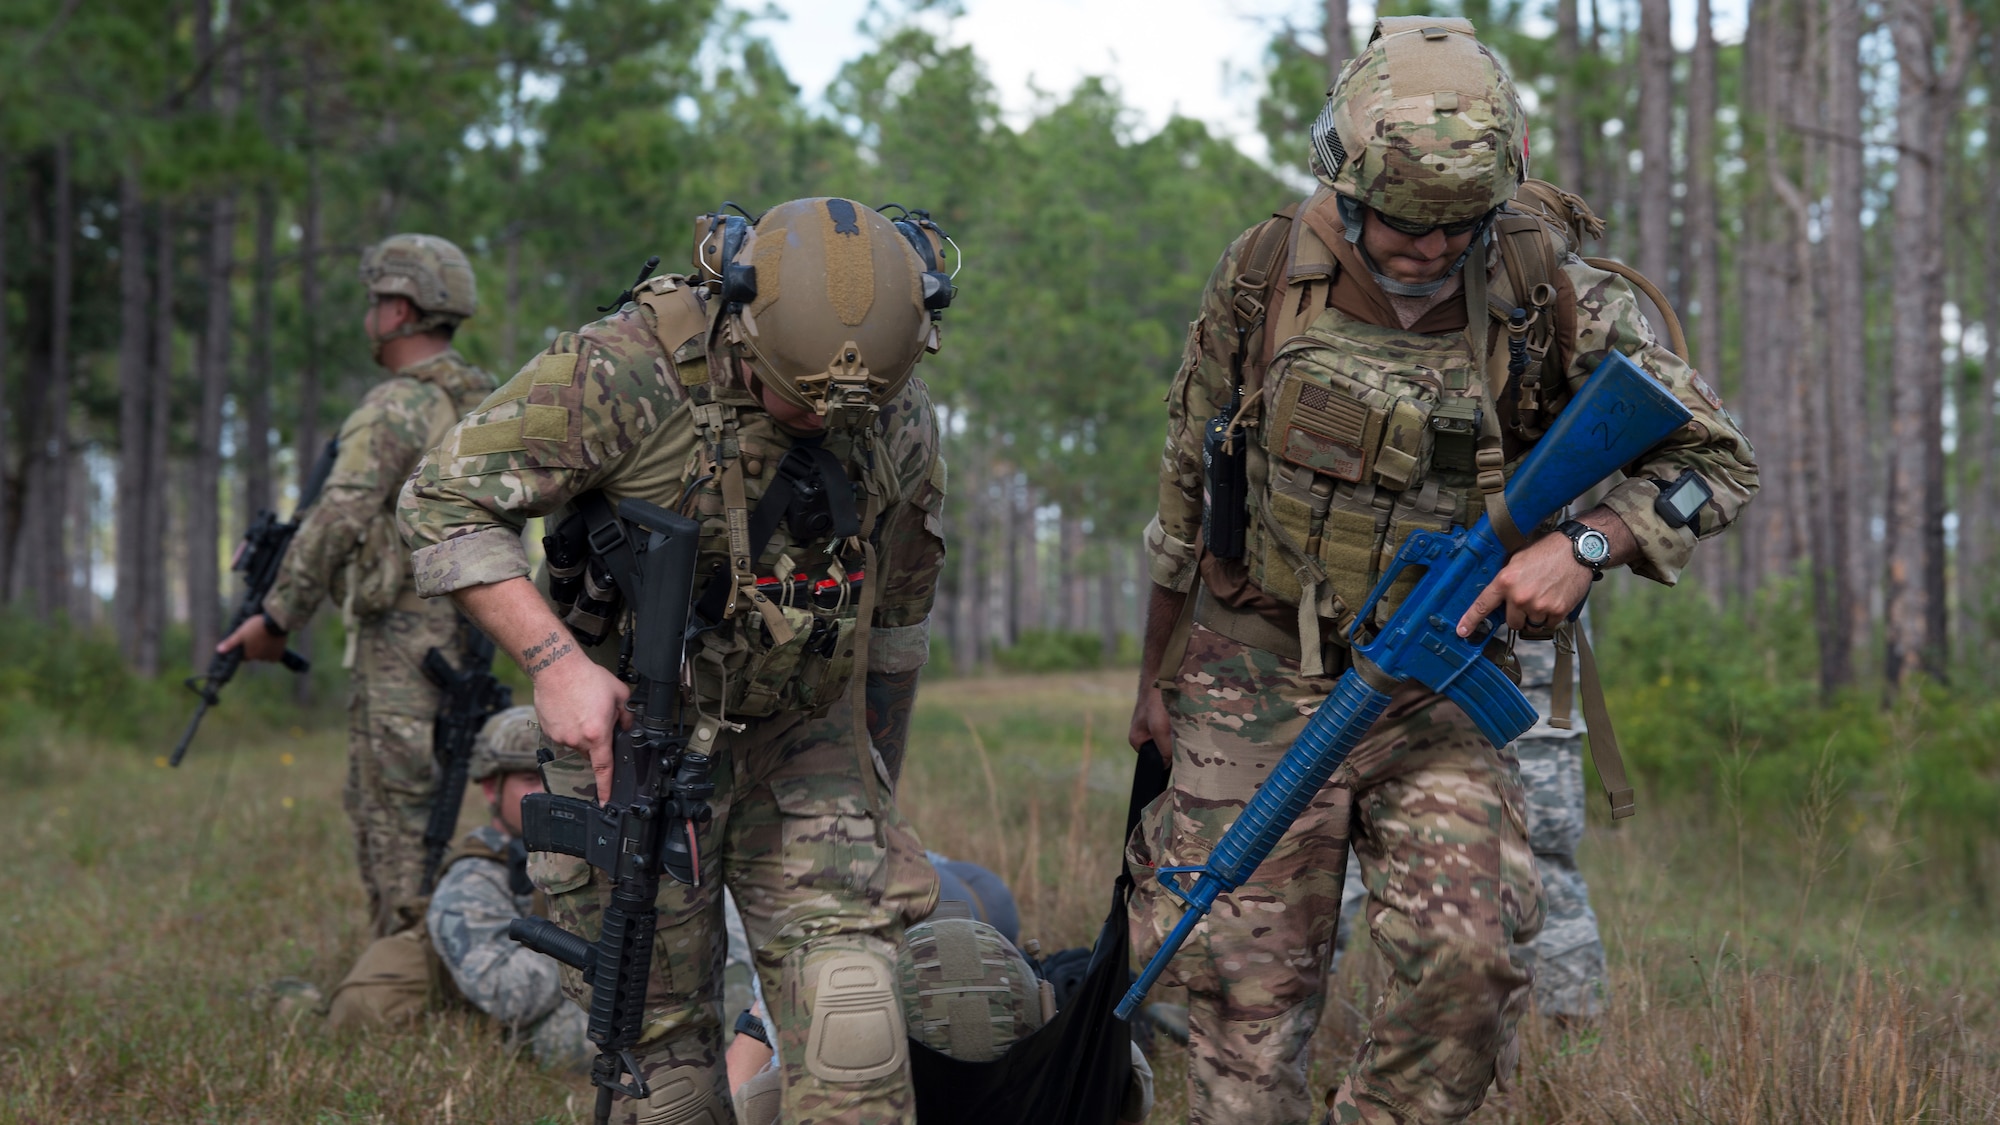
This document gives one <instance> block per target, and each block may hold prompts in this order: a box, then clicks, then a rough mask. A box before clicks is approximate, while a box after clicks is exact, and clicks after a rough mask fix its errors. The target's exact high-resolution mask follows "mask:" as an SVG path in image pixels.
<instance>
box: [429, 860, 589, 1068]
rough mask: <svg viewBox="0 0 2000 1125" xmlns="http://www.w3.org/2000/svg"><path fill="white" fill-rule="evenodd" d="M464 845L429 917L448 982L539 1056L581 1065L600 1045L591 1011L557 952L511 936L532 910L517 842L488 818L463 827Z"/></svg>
mask: <svg viewBox="0 0 2000 1125" xmlns="http://www.w3.org/2000/svg"><path fill="white" fill-rule="evenodd" d="M460 852H461V855H460V857H459V858H457V859H456V861H455V862H452V863H451V864H449V865H448V866H447V867H446V868H445V872H444V875H443V877H442V878H440V879H439V880H438V885H437V890H435V891H433V892H432V893H431V905H430V909H429V911H427V912H426V914H425V918H424V921H425V925H426V927H427V928H428V929H429V931H430V939H431V948H432V949H434V950H436V951H437V956H438V960H439V962H440V963H441V964H442V966H443V968H444V970H445V971H446V972H447V973H449V974H450V976H451V983H452V984H453V985H454V986H455V987H456V988H457V990H458V994H459V995H460V996H461V997H463V998H464V999H465V1001H466V1002H467V1003H469V1004H471V1005H472V1006H473V1007H475V1008H477V1009H479V1010H480V1011H481V1012H484V1013H485V1014H486V1015H487V1016H489V1017H491V1018H492V1019H493V1020H494V1021H495V1022H496V1023H498V1024H500V1025H501V1026H502V1027H503V1028H505V1029H506V1030H507V1033H508V1035H509V1036H510V1037H511V1038H513V1039H514V1040H516V1041H518V1042H523V1043H525V1044H527V1046H528V1049H529V1051H530V1052H531V1053H532V1054H533V1055H534V1057H535V1061H536V1062H539V1063H541V1064H542V1065H543V1066H550V1067H563V1068H566V1069H572V1070H582V1069H584V1068H585V1067H587V1066H588V1065H589V1064H590V1056H591V1055H593V1054H595V1053H596V1049H595V1048H594V1047H592V1046H591V1045H590V1042H589V1041H588V1040H587V1039H585V1038H584V1034H583V1033H584V1027H585V1026H586V1025H587V1024H588V1023H589V1016H588V1015H587V1014H586V1013H585V1012H584V1010H583V1009H582V1008H581V1007H579V1006H577V1005H575V1004H572V1003H570V1002H569V1001H568V1000H567V999H566V998H565V997H564V996H563V992H562V980H561V977H560V976H559V975H558V972H557V970H558V968H560V966H558V965H557V964H556V962H555V960H554V959H552V958H549V957H546V956H543V955H542V954H540V953H537V952H535V951H534V950H532V949H529V948H528V947H527V946H525V945H522V944H521V943H520V942H517V941H515V940H513V939H512V938H510V937H508V936H507V926H508V924H509V923H510V922H512V921H514V920H515V919H516V918H527V917H530V916H532V915H533V914H534V913H535V910H534V906H535V888H534V885H533V884H532V883H530V882H528V878H527V872H526V870H525V863H526V853H525V851H522V850H521V848H520V842H519V841H518V840H516V839H514V838H513V837H511V836H509V835H507V834H506V833H504V832H502V831H500V830H499V829H498V828H495V827H493V826H492V825H490V824H487V825H481V826H480V827H478V828H475V829H473V830H472V831H471V832H469V833H467V834H466V838H465V840H464V842H463V843H462V844H461V845H460ZM494 856H506V857H508V858H507V860H505V861H503V860H500V859H495V858H493V857H494Z"/></svg>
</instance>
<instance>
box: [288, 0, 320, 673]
mask: <svg viewBox="0 0 2000 1125" xmlns="http://www.w3.org/2000/svg"><path fill="white" fill-rule="evenodd" d="M313 10H314V9H313V5H311V4H307V5H306V12H307V14H308V20H310V18H311V13H312V12H313ZM310 33H311V25H310V23H308V36H307V39H306V41H305V42H304V43H303V44H302V45H301V50H300V54H301V55H302V56H303V63H304V68H305V78H304V82H303V84H302V89H301V90H300V97H299V101H300V107H301V110H302V115H303V117H304V118H305V136H304V138H303V140H302V142H301V146H300V147H302V148H303V149H304V150H305V165H306V173H305V184H304V195H303V198H302V199H301V201H300V206H299V327H300V332H301V334H302V335H303V336H304V337H305V349H304V355H303V359H302V361H301V362H300V364H299V372H298V380H299V382H298V394H299V404H298V405H299V417H298V424H297V427H296V432H295V435H294V439H293V443H292V459H293V462H294V466H295V468H296V470H297V472H298V487H299V489H300V491H301V492H303V491H304V489H305V484H306V474H308V473H310V472H312V467H313V463H314V462H315V461H317V460H318V459H319V447H320V443H321V442H322V441H323V440H325V439H324V438H323V437H322V435H321V434H320V430H319V397H320V377H319V376H320V373H319V353H320V326H319V320H320V315H319V314H320V300H321V296H320V284H319V265H320V262H319V254H320V197H319V191H320V152H319V146H320V136H319V128H320V120H319V116H320V115H319V97H320V90H319V52H318V51H317V50H316V49H315V47H314V44H313V42H312V39H311V34H310ZM299 680H300V682H301V683H304V682H306V678H305V677H300V678H299Z"/></svg>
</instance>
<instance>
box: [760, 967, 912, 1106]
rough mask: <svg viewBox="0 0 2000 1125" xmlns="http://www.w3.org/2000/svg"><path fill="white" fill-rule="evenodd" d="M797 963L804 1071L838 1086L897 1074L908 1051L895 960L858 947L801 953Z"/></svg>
mask: <svg viewBox="0 0 2000 1125" xmlns="http://www.w3.org/2000/svg"><path fill="white" fill-rule="evenodd" d="M871 944H877V943H871ZM795 956H799V955H795ZM802 961H803V965H802V969H803V972H804V975H805V982H804V983H805V985H806V988H805V989H804V992H805V993H806V996H807V999H806V1006H807V1009H808V1011H809V1012H810V1018H811V1021H812V1022H811V1026H810V1029H809V1030H808V1031H807V1032H806V1057H805V1063H806V1070H808V1071H809V1072H811V1073H812V1075H813V1077H815V1078H818V1079H820V1080H821V1081H823V1082H840V1083H850V1082H872V1081H874V1080H875V1079H877V1078H885V1077H887V1076H889V1075H891V1074H894V1073H896V1072H897V1071H899V1070H901V1069H902V1067H903V1060H904V1059H905V1058H906V1057H908V1054H909V1047H908V1041H907V1039H906V1038H905V1036H906V1035H907V1034H908V1032H907V1030H906V1028H905V1026H904V1023H903V1006H902V1004H900V1003H899V1002H898V1001H897V999H896V962H895V961H894V960H893V959H892V958H890V957H889V956H888V955H887V954H886V953H883V952H880V951H877V950H875V949H871V948H867V947H865V946H860V945H839V946H832V947H828V946H821V947H819V948H818V949H811V950H806V951H802ZM788 975H789V974H788ZM787 991H790V989H787Z"/></svg>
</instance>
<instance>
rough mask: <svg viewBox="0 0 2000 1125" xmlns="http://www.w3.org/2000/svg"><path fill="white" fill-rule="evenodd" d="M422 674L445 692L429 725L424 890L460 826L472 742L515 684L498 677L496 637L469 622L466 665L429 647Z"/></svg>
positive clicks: (510, 697)
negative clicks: (434, 777)
mask: <svg viewBox="0 0 2000 1125" xmlns="http://www.w3.org/2000/svg"><path fill="white" fill-rule="evenodd" d="M424 677H425V678H426V679H428V680H430V682H432V683H434V684H436V685H437V686H438V690H439V691H442V692H443V693H444V698H443V699H442V700H440V701H439V703H438V714H437V723H436V725H435V726H433V727H432V728H431V753H432V754H433V755H434V756H435V757H436V758H437V764H438V786H437V792H435V793H433V794H432V795H431V819H430V822H429V823H428V824H426V825H424V893H425V894H429V893H431V890H432V886H433V884H434V883H435V882H436V880H437V872H438V864H439V863H441V862H443V860H444V852H445V849H446V848H448V847H450V846H451V837H452V833H453V832H455V831H457V829H458V810H459V806H461V805H463V804H464V803H465V782H466V779H467V777H468V776H469V775H470V774H471V772H472V744H473V743H474V742H476V741H478V740H479V731H480V729H481V728H482V727H484V726H485V725H486V720H488V719H490V718H492V717H493V716H495V715H497V714H499V713H500V712H502V711H505V710H506V709H507V708H509V707H512V706H513V705H514V689H513V688H510V687H508V686H506V685H505V684H503V683H501V682H500V681H499V680H497V679H495V678H494V676H493V640H492V638H490V637H488V636H487V635H486V634H485V633H482V632H480V631H479V630H478V629H477V628H474V627H473V626H472V625H471V624H470V623H467V624H466V625H465V667H464V668H462V669H461V668H453V667H452V666H451V661H449V660H446V659H445V658H444V653H442V652H439V651H438V650H437V649H431V650H430V651H429V652H426V653H424Z"/></svg>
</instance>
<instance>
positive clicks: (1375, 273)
mask: <svg viewBox="0 0 2000 1125" xmlns="http://www.w3.org/2000/svg"><path fill="white" fill-rule="evenodd" d="M1336 200H1337V203H1338V206H1339V207H1340V221H1341V225H1342V226H1343V227H1345V228H1346V229H1345V232H1344V233H1345V234H1346V235H1347V241H1348V243H1349V245H1351V246H1353V247H1354V248H1355V249H1356V250H1359V251H1360V252H1361V260H1362V262H1364V263H1366V264H1367V266H1368V273H1369V276H1371V277H1373V278H1374V279H1375V284H1377V285H1379V286H1381V287H1382V291H1383V292H1385V293H1388V294H1391V295H1393V296H1397V297H1429V296H1433V295H1435V294H1436V293H1437V291H1438V290H1440V289H1442V288H1444V283H1445V282H1447V281H1450V280H1451V279H1452V278H1454V277H1456V276H1458V271H1460V270H1462V269H1464V268H1465V262H1466V259H1468V258H1470V257H1472V248H1473V247H1475V246H1478V245H1479V244H1480V243H1481V242H1484V241H1485V240H1486V236H1487V235H1488V234H1489V233H1490V232H1491V231H1492V229H1493V213H1492V212H1490V211H1489V212H1487V214H1486V217H1485V218H1483V219H1481V220H1479V228H1478V229H1477V230H1475V231H1474V232H1473V235H1472V238H1471V240H1469V241H1468V242H1466V244H1465V249H1464V250H1462V251H1460V252H1459V255H1458V257H1457V258H1455V259H1453V261H1452V263H1451V267H1450V268H1449V269H1447V270H1445V271H1444V272H1443V273H1441V274H1439V275H1438V276H1437V277H1436V278H1435V279H1434V280H1431V281H1416V282H1411V281H1397V280H1396V279H1395V278H1393V277H1390V276H1389V275H1388V274H1385V273H1383V272H1382V267H1380V266H1378V265H1376V264H1375V255H1373V254H1370V253H1369V252H1368V247H1366V246H1364V245H1362V242H1361V223H1362V214H1361V204H1360V203H1359V202H1358V201H1356V200H1353V199H1349V198H1348V197H1346V196H1344V195H1342V196H1338V197H1336Z"/></svg>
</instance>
